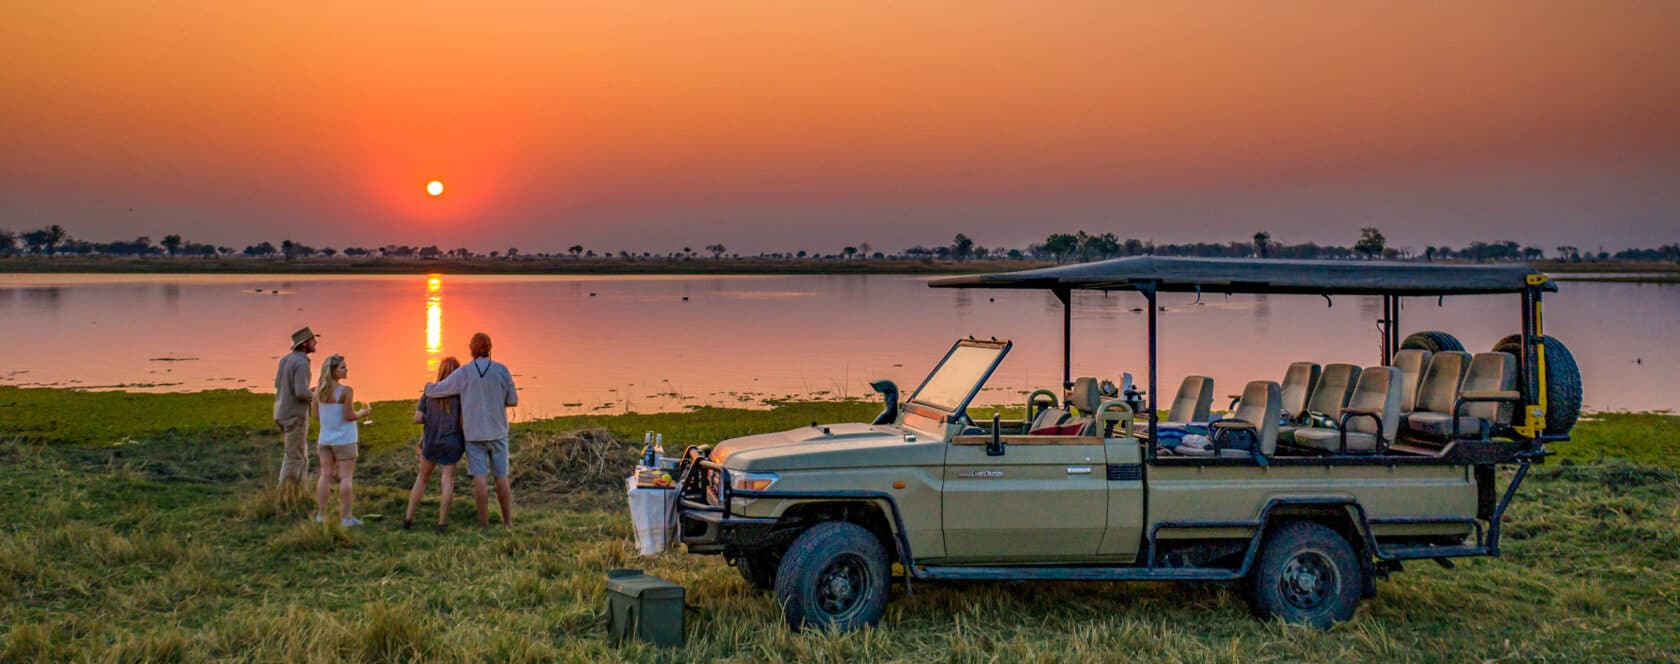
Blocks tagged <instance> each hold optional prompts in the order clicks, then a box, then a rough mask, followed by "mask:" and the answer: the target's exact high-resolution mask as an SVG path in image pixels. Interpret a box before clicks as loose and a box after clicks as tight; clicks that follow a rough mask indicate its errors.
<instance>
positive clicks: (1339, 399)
mask: <svg viewBox="0 0 1680 664" xmlns="http://www.w3.org/2000/svg"><path fill="white" fill-rule="evenodd" d="M1358 382H1359V367H1357V366H1354V365H1352V364H1327V365H1324V373H1323V374H1321V375H1319V377H1318V384H1317V385H1315V386H1314V387H1313V391H1312V398H1310V399H1308V400H1307V410H1306V412H1305V413H1300V414H1298V415H1297V419H1298V420H1304V419H1305V417H1306V416H1307V415H1317V416H1321V417H1324V418H1327V419H1329V420H1330V421H1332V422H1335V421H1337V420H1338V419H1340V418H1341V416H1342V408H1343V407H1344V406H1346V405H1347V402H1348V398H1349V397H1351V396H1353V386H1354V384H1356V383H1358ZM1306 425H1307V422H1305V421H1302V422H1300V423H1299V424H1286V425H1283V426H1281V427H1278V440H1281V441H1283V442H1285V443H1294V442H1295V431H1296V430H1298V429H1300V428H1301V427H1303V426H1306Z"/></svg>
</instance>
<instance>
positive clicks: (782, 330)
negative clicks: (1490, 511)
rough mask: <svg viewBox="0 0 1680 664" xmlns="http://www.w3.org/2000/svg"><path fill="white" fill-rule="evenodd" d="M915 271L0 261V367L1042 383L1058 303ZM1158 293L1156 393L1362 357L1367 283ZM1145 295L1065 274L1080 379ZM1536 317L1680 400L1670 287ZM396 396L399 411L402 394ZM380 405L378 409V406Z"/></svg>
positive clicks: (1509, 305) (1469, 304) (765, 390)
mask: <svg viewBox="0 0 1680 664" xmlns="http://www.w3.org/2000/svg"><path fill="white" fill-rule="evenodd" d="M927 280H928V278H927V277H921V276H897V275H872V276H857V275H847V276H803V275H802V276H750V277H713V276H706V277H688V276H647V277H633V276H630V277H627V276H603V277H579V276H555V277H532V276H452V275H431V276H336V275H335V276H324V275H323V276H292V275H287V276H279V275H16V274H12V275H0V336H3V338H5V339H7V340H8V341H10V342H11V343H9V344H8V346H9V347H10V349H11V352H10V353H9V354H8V357H7V360H6V362H5V365H4V366H3V367H0V384H7V385H18V386H57V387H79V388H93V389H112V388H117V387H121V388H124V389H144V390H184V391H191V390H202V389H209V388H234V389H251V390H255V391H259V392H272V390H273V376H274V363H275V360H276V358H277V357H278V356H279V355H280V354H281V353H283V352H284V351H285V350H286V347H287V345H288V343H289V340H288V335H290V333H291V332H292V330H294V329H296V328H298V327H300V326H303V325H309V326H312V327H313V328H314V329H315V330H316V331H318V332H319V333H321V334H322V335H323V340H322V345H321V353H319V354H317V355H315V356H314V357H313V358H312V359H313V361H314V363H315V365H316V371H319V364H320V361H321V360H322V359H323V358H325V356H326V354H330V353H341V354H343V355H344V356H345V357H346V359H347V361H348V364H349V366H350V379H349V383H350V384H352V385H355V386H356V388H357V395H358V397H361V398H364V399H374V400H385V399H404V398H409V397H412V396H415V395H416V394H417V393H418V391H419V390H420V389H421V387H422V385H423V384H424V383H425V382H426V381H427V380H428V379H429V377H431V376H432V375H433V374H434V373H435V371H436V366H437V362H438V360H440V359H441V358H442V357H444V356H446V355H456V356H458V357H461V358H463V359H465V358H466V357H467V356H468V353H467V338H468V337H469V336H471V335H472V333H473V332H475V331H480V330H482V331H485V332H488V333H489V334H490V335H491V336H492V337H493V338H494V341H495V351H494V355H495V357H496V358H497V359H499V360H502V361H504V362H506V363H508V365H509V366H510V367H512V369H513V370H514V373H515V375H516V380H517V381H518V383H519V387H520V390H521V395H522V399H523V405H522V407H521V408H520V412H519V413H518V415H519V417H521V418H534V417H545V416H552V415H559V414H569V413H583V412H601V413H617V412H623V411H625V410H635V411H638V412H654V411H672V410H681V409H683V408H685V407H688V406H693V405H736V406H755V405H760V404H762V402H763V400H765V399H774V398H794V399H807V398H811V399H821V398H835V397H846V396H850V397H859V396H862V397H870V398H872V397H873V395H872V394H871V393H870V391H869V389H868V381H870V380H872V379H875V378H882V377H884V378H891V379H893V380H895V381H897V382H898V384H899V385H900V387H901V388H903V389H904V390H906V391H908V390H910V389H912V388H914V386H915V385H916V384H917V383H919V382H920V381H921V379H922V378H923V377H924V376H925V375H926V374H927V372H928V370H929V369H931V368H932V365H933V363H934V362H936V361H938V360H939V358H940V357H941V355H942V354H943V353H944V351H945V350H946V348H947V347H949V346H950V344H951V342H952V341H953V340H954V339H955V338H957V337H960V336H965V335H971V334H972V335H976V336H981V337H992V336H995V337H999V338H1010V339H1013V340H1014V341H1015V349H1014V351H1013V352H1012V353H1011V354H1010V355H1009V357H1008V358H1007V359H1005V361H1004V363H1003V365H1002V367H1001V368H1000V369H999V371H998V374H997V375H996V376H994V377H993V379H992V381H991V382H990V383H989V388H988V392H987V393H986V395H985V397H984V398H985V399H986V400H987V401H990V402H1013V401H1016V400H1018V399H1020V398H1022V394H1023V392H1024V391H1027V390H1031V389H1036V388H1054V387H1055V386H1056V384H1057V383H1058V382H1059V372H1060V364H1059V362H1060V354H1061V348H1060V319H1061V309H1060V305H1059V304H1058V303H1057V302H1056V300H1055V299H1054V298H1053V297H1052V296H1050V295H1049V294H1047V293H1041V292H1037V291H1031V292H1028V291H952V290H935V289H931V288H928V287H927V285H926V284H927ZM1195 300H1196V298H1195V296H1193V295H1175V294H1165V295H1163V296H1162V304H1163V305H1164V306H1165V307H1166V308H1167V311H1166V312H1165V313H1163V314H1162V315H1161V320H1160V322H1161V333H1162V346H1161V353H1162V366H1161V389H1162V391H1163V392H1167V393H1168V394H1170V392H1171V390H1173V389H1175V388H1176V386H1177V384H1178V380H1179V379H1180V378H1181V377H1183V376H1184V375H1186V374H1192V373H1195V374H1205V375H1209V376H1213V377H1214V379H1215V381H1216V390H1218V392H1217V394H1227V393H1231V392H1235V391H1237V390H1238V389H1239V386H1240V385H1241V384H1242V383H1243V382H1245V381H1248V380H1252V379H1256V378H1268V379H1272V380H1277V379H1279V378H1281V377H1282V374H1283V370H1284V368H1285V366H1286V365H1288V364H1289V362H1291V361H1295V360H1303V359H1311V360H1316V361H1319V362H1321V363H1328V362H1354V363H1359V364H1374V363H1375V362H1376V359H1377V358H1378V357H1379V355H1378V353H1379V346H1378V334H1377V332H1376V328H1375V323H1374V321H1375V320H1376V319H1377V318H1378V316H1379V315H1380V313H1381V302H1380V300H1378V299H1376V298H1366V297H1352V296H1348V297H1341V298H1337V299H1336V301H1335V303H1334V306H1331V307H1326V305H1325V301H1324V299H1323V298H1321V297H1304V296H1270V297H1256V296H1233V297H1230V298H1226V297H1224V296H1219V295H1210V296H1206V297H1204V298H1202V300H1201V302H1200V303H1199V304H1197V303H1195ZM1142 304H1143V300H1142V298H1141V297H1140V296H1138V295H1136V294H1134V293H1112V294H1109V295H1108V296H1106V297H1105V296H1104V295H1103V294H1101V293H1079V294H1076V297H1075V308H1074V347H1073V356H1074V368H1075V375H1094V376H1099V377H1104V378H1113V379H1116V380H1117V379H1118V378H1119V375H1120V373H1121V372H1122V371H1130V372H1132V373H1134V374H1136V375H1137V376H1138V379H1139V380H1140V381H1141V380H1142V379H1143V377H1144V375H1145V373H1144V372H1145V371H1146V367H1145V365H1144V361H1143V360H1144V354H1145V350H1146V348H1145V336H1144V315H1143V314H1142V313H1141V310H1138V311H1134V310H1133V309H1134V308H1137V307H1141V306H1142ZM1519 308H1520V307H1519V304H1518V298H1517V297H1516V296H1514V295H1513V296H1479V297H1460V298H1447V300H1446V301H1445V303H1444V304H1442V305H1441V306H1437V305H1436V302H1435V301H1434V300H1433V299H1430V300H1423V299H1416V300H1411V301H1408V302H1407V304H1406V308H1405V310H1404V312H1403V314H1402V317H1401V321H1402V324H1403V327H1404V328H1405V330H1406V331H1407V332H1410V331H1415V330H1423V329H1440V330H1447V331H1450V332H1452V333H1453V334H1455V335H1457V336H1458V337H1459V338H1460V339H1461V340H1463V341H1464V343H1465V345H1466V346H1468V347H1470V348H1471V349H1472V350H1481V349H1486V348H1488V347H1490V346H1491V345H1492V343H1493V342H1494V341H1495V340H1496V339H1498V338H1499V337H1502V336H1504V335H1506V334H1509V333H1512V332H1515V331H1516V329H1517V326H1518V320H1519V319H1518V316H1519ZM1546 314H1547V316H1546V322H1547V327H1548V331H1549V332H1551V333H1552V334H1553V335H1555V336H1557V337H1558V338H1559V339H1560V340H1562V341H1564V342H1565V343H1567V344H1569V346H1570V347H1571V348H1572V349H1573V350H1574V352H1575V356H1576V358H1577V359H1578V360H1579V361H1580V363H1581V365H1582V372H1583V374H1584V382H1585V385H1586V401H1587V405H1588V406H1589V407H1590V408H1593V409H1597V410H1624V409H1626V410H1656V409H1670V408H1675V407H1676V406H1680V382H1676V381H1674V380H1673V377H1674V376H1675V375H1680V353H1675V352H1673V348H1674V346H1675V342H1676V341H1680V331H1677V330H1680V286H1676V285H1659V284H1628V283H1591V282H1566V283H1564V284H1562V292H1560V293H1557V294H1554V295H1549V296H1548V297H1547V299H1546ZM405 414H406V413H405ZM376 416H377V415H376Z"/></svg>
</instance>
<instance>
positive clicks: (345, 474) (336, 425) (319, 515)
mask: <svg viewBox="0 0 1680 664" xmlns="http://www.w3.org/2000/svg"><path fill="white" fill-rule="evenodd" d="M349 377H350V365H348V364H345V362H344V356H343V355H331V356H328V357H327V359H326V360H325V361H323V362H321V382H320V383H318V384H317V385H316V386H315V400H314V401H315V404H314V410H315V419H316V420H318V421H320V423H321V433H320V436H319V437H317V438H316V439H315V443H316V444H315V454H316V455H317V456H318V457H319V458H320V459H321V479H320V481H319V482H317V483H316V485H315V507H316V510H317V511H316V513H315V522H316V523H321V521H322V520H323V519H325V518H326V515H327V494H328V492H329V491H330V490H331V489H332V477H333V475H337V476H338V504H339V520H338V522H339V524H340V525H342V526H344V527H346V528H349V527H353V526H360V525H362V520H361V519H358V518H356V516H355V515H354V514H352V513H351V511H350V504H351V502H352V501H353V500H354V499H355V489H354V488H353V487H352V485H351V478H352V477H354V476H355V474H356V453H357V451H358V450H357V446H356V441H357V436H356V420H358V419H361V418H364V417H367V416H368V415H371V414H372V413H373V409H372V408H370V407H368V406H363V407H362V408H361V409H360V410H356V409H355V407H354V406H353V405H352V404H354V403H356V401H355V399H356V392H355V391H354V390H352V389H350V386H349V385H345V384H344V379H345V378H349Z"/></svg>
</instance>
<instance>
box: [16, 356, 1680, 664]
mask: <svg viewBox="0 0 1680 664" xmlns="http://www.w3.org/2000/svg"><path fill="white" fill-rule="evenodd" d="M0 404H5V405H3V406H0V468H3V469H4V470H3V471H0V514H4V515H5V517H4V518H3V520H0V661H13V660H20V661H27V660H32V659H35V660H97V661H209V660H224V659H226V660H245V661H275V660H289V661H321V660H360V661H401V660H426V661H433V660H437V661H488V660H505V661H617V660H633V661H671V662H676V661H706V660H729V661H740V662H758V661H776V660H785V661H818V662H843V661H858V660H893V661H916V662H922V661H962V662H968V661H1024V660H1032V661H1069V660H1072V661H1115V660H1131V659H1147V660H1161V661H1251V660H1260V661H1372V660H1385V661H1467V660H1468V661H1487V660H1518V661H1546V660H1550V661H1581V660H1647V661H1663V660H1670V661H1671V660H1672V659H1673V658H1674V653H1676V652H1680V637H1677V636H1676V635H1677V634H1680V590H1676V589H1677V588H1680V529H1676V527H1675V523H1677V522H1680V479H1677V478H1676V473H1675V470H1676V468H1677V467H1680V457H1677V456H1676V453H1675V450H1674V446H1675V441H1676V439H1677V438H1680V420H1677V419H1676V418H1674V417H1667V416H1657V415H1606V416H1603V417H1602V419H1601V420H1598V421H1593V422H1588V423H1584V424H1583V425H1582V426H1581V427H1579V428H1578V429H1577V430H1576V440H1575V441H1574V442H1570V443H1563V444H1559V445H1557V446H1556V449H1557V450H1558V451H1559V452H1560V453H1561V455H1562V456H1563V459H1564V462H1559V463H1552V464H1549V465H1547V466H1545V467H1542V468H1539V469H1537V470H1536V471H1535V472H1534V473H1533V476H1532V477H1533V479H1532V480H1531V481H1530V482H1529V483H1527V484H1525V485H1524V487H1523V489H1522V492H1521V494H1520V495H1519V498H1518V500H1517V501H1516V502H1515V503H1514V505H1513V507H1512V512H1511V514H1510V515H1509V517H1508V520H1507V526H1506V538H1505V556H1504V557H1502V558H1500V559H1472V560H1465V561H1462V562H1460V563H1459V565H1458V568H1457V569H1455V570H1444V569H1440V568H1438V567H1437V566H1435V565H1433V564H1428V563H1421V564H1412V565H1410V566H1408V567H1407V569H1406V571H1405V572H1404V573H1401V574H1398V575H1395V576H1393V577H1391V578H1390V579H1387V580H1384V581H1382V582H1380V583H1379V590H1380V597H1379V598H1378V599H1376V600H1373V601H1370V602H1366V603H1365V604H1364V605H1363V606H1362V608H1361V609H1360V611H1359V614H1358V615H1357V616H1356V617H1355V619H1354V620H1353V621H1352V622H1350V623H1348V624H1346V625H1342V626H1339V627H1337V628H1336V629H1333V630H1331V631H1329V632H1325V633H1318V632H1312V631H1308V630H1304V629H1299V628H1294V627H1288V626H1284V625H1281V624H1276V623H1266V622H1260V621H1256V620H1254V619H1253V618H1251V617H1250V616H1249V615H1248V614H1247V612H1246V611H1245V610H1244V609H1243V607H1242V604H1241V602H1240V601H1238V600H1237V599H1236V598H1235V596H1234V595H1232V594H1231V593H1230V592H1228V591H1226V590H1224V589H1221V588H1218V587H1213V586H1195V585H1180V584H1130V585H1120V584H1116V585H1108V584H1050V583H1025V584H990V585H987V584H973V585H935V584H918V585H917V587H916V592H915V594H914V595H913V596H909V597H905V596H903V595H902V592H900V591H895V598H894V601H893V603H892V604H891V605H890V606H889V608H888V612H887V616H886V618H885V619H884V620H883V622H882V625H881V626H880V627H879V628H877V629H874V630H867V631H863V632H859V633H854V634H847V635H836V634H821V633H818V634H793V633H790V632H788V631H787V630H786V629H784V628H783V627H782V626H781V624H780V621H779V617H778V613H777V611H776V608H775V606H774V601H773V600H772V599H771V598H770V597H768V596H766V595H763V594H759V593H755V592H753V591H752V590H750V589H749V587H748V586H747V584H746V583H745V582H744V581H742V580H741V579H740V578H739V577H738V576H737V575H736V574H735V572H734V571H733V570H731V569H729V568H727V567H724V566H723V565H722V563H721V561H720V560H718V559H717V558H714V557H702V556H689V555H686V554H682V553H678V552H668V553H663V554H660V555H657V556H651V557H646V558H643V557H638V556H636V555H634V546H633V544H632V542H631V530H630V524H629V520H628V519H627V518H626V517H625V515H624V514H623V513H622V511H621V508H620V507H619V506H618V502H617V500H618V499H617V494H616V491H617V490H618V489H617V487H616V486H614V485H613V482H614V481H615V480H616V477H617V476H618V474H620V473H622V472H623V470H624V468H625V467H626V466H627V465H628V463H629V459H630V458H631V457H632V456H633V455H634V454H635V448H636V447H637V446H638V445H637V444H636V443H634V442H628V443H619V442H615V435H616V437H628V438H631V439H633V440H635V441H639V440H640V435H641V432H642V431H645V430H649V429H655V430H659V431H662V432H664V433H665V434H666V435H667V440H674V441H677V442H679V443H688V442H712V441H713V440H716V439H717V438H721V437H727V436H732V435H740V434H744V433H750V432H756V431H768V430H774V429H779V428H786V427H791V426H799V425H803V424H808V423H809V422H810V421H811V420H820V421H824V422H832V421H842V420H857V419H862V418H865V417H867V416H868V415H871V414H873V413H874V411H875V407H874V406H872V405H870V404H864V403H839V404H787V405H784V406H782V407H780V408H777V409H774V410H769V411H744V410H725V409H707V410H702V411H698V412H694V413H680V414H666V415H627V416H617V417H571V418H561V419H557V420H546V421H541V422H535V423H529V424H525V425H521V426H520V427H518V432H517V433H516V436H515V446H514V468H515V470H516V475H515V477H514V484H515V491H516V494H517V501H518V504H519V513H518V516H517V521H516V525H515V527H514V528H513V529H511V530H501V529H493V530H492V531H490V532H488V533H479V532H477V531H475V530H471V529H468V528H465V527H464V526H465V525H466V524H467V523H468V522H469V521H470V516H471V513H472V507H471V502H470V498H468V497H466V495H465V494H464V493H463V492H461V491H459V489H465V488H466V487H465V484H464V482H463V485H462V486H460V487H458V492H457V499H456V504H455V505H454V506H453V512H454V522H455V528H454V529H453V530H451V531H450V532H448V533H445V534H442V535H439V534H436V533H432V532H430V531H429V530H427V531H418V530H417V531H415V532H403V531H400V530H398V529H397V528H396V525H397V521H399V520H400V518H401V514H402V510H403V506H404V504H405V501H406V489H407V486H408V484H409V483H410V482H411V481H412V477H413V476H412V472H413V463H414V462H413V454H412V452H410V451H409V444H410V442H411V441H412V439H413V437H414V436H415V434H416V427H414V426H413V425H408V424H406V423H403V422H401V421H399V420H397V419H396V418H386V420H387V421H390V422H392V423H391V424H390V425H389V428H388V429H387V428H379V429H376V431H375V432H370V433H376V434H377V435H374V436H371V437H370V445H369V447H370V450H369V451H368V452H367V453H366V454H365V457H364V461H363V463H362V465H361V466H360V467H359V468H358V473H357V488H358V511H359V512H360V513H362V514H363V515H373V514H381V515H384V517H385V518H383V519H380V520H372V519H370V520H369V521H368V525H367V527H365V528H362V529H359V530H352V531H345V530H342V529H340V528H337V527H336V526H329V527H325V528H323V527H319V526H314V525H312V524H309V523H307V519H306V515H308V514H309V512H310V509H311V507H312V506H311V505H309V504H305V503H296V502H292V503H288V502H285V501H281V500H279V499H278V498H277V497H276V496H275V495H274V493H273V492H272V491H270V490H269V489H268V488H267V487H268V485H269V484H270V483H271V482H272V476H273V474H274V472H275V471H276V470H277V466H278V460H279V440H278V438H277V436H276V435H275V433H274V432H273V431H272V430H271V429H272V424H270V423H268V422H267V419H268V412H267V409H268V404H269V400H268V399H267V398H264V397H261V396H257V395H243V394H241V393H234V392H228V393H223V392H217V393H205V394H198V395H150V394H147V395H122V394H116V393H79V392H70V391H61V390H20V389H10V388H0ZM382 406H383V407H384V409H385V411H389V410H390V409H391V408H396V407H399V406H402V407H406V405H405V404H400V403H393V404H381V405H376V406H375V408H376V415H375V419H376V421H379V416H378V414H377V413H378V412H380V410H379V409H381V407H382ZM246 411H248V412H246ZM577 429H584V430H585V431H584V432H583V433H581V434H579V433H574V430H577ZM1600 457H1605V459H1601V458H1600ZM1624 459H1625V460H1624ZM436 500H437V492H436V489H435V486H434V488H433V491H432V492H430V494H429V496H428V500H427V502H426V504H425V505H424V507H423V508H422V517H421V518H422V519H425V520H430V519H431V518H433V517H434V515H435V514H436V509H437V504H436ZM463 516H465V517H468V518H466V519H463V518H462V517H463ZM617 567H640V568H644V569H647V570H649V571H650V572H652V573H655V574H659V575H661V576H664V577H666V578H669V579H672V580H674V581H677V582H678V583H681V584H683V585H684V586H685V587H686V588H687V589H688V593H689V596H688V598H689V599H688V601H689V603H690V604H693V605H694V606H695V607H696V608H697V609H698V613H695V614H690V616H689V621H690V625H689V645H688V647H687V648H686V649H685V650H682V651H661V650H657V649H652V648H646V647H641V646H627V647H624V648H615V647H613V646H612V645H610V643H609V642H608V641H607V640H606V638H605V635H604V631H603V630H602V629H601V627H600V617H599V614H600V610H601V608H602V607H603V606H604V601H605V600H604V597H603V592H602V585H603V576H604V574H605V572H606V571H607V570H609V569H613V568H617Z"/></svg>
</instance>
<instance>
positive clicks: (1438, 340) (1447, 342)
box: [1400, 330, 1464, 353]
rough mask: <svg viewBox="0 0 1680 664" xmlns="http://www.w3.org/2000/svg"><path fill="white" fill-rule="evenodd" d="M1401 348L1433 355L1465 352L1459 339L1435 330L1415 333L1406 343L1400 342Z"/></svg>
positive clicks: (1407, 338)
mask: <svg viewBox="0 0 1680 664" xmlns="http://www.w3.org/2000/svg"><path fill="white" fill-rule="evenodd" d="M1400 347H1401V348H1416V349H1419V350H1427V351H1429V352H1431V353H1439V352H1441V351H1446V350H1464V344H1461V343H1459V342H1458V337H1454V336H1453V335H1450V334H1447V333H1446V332H1437V331H1435V330H1424V331H1422V332H1416V333H1413V334H1412V335H1411V336H1408V337H1406V340H1405V341H1402V342H1400Z"/></svg>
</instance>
